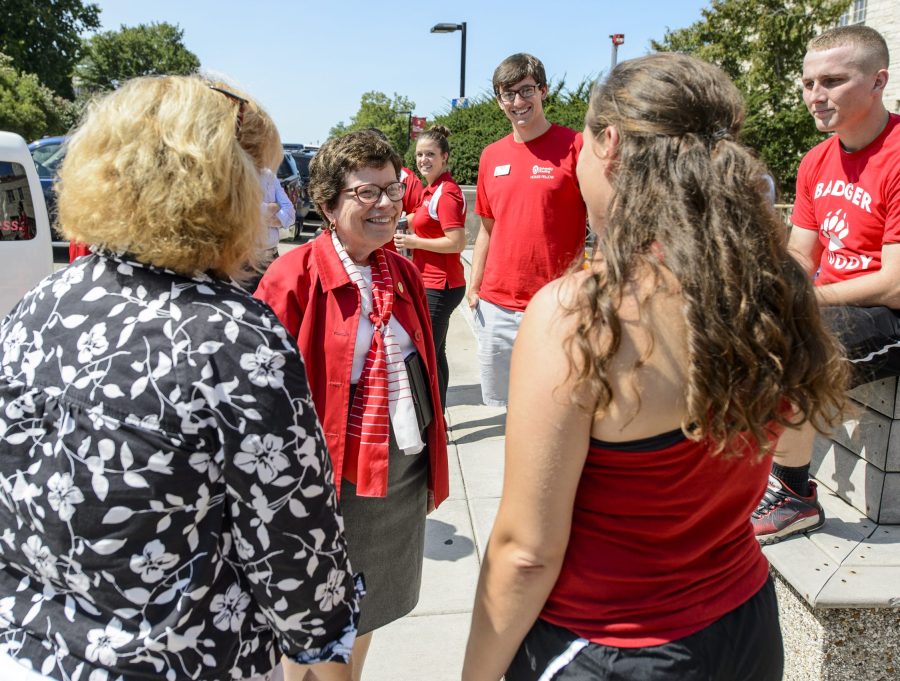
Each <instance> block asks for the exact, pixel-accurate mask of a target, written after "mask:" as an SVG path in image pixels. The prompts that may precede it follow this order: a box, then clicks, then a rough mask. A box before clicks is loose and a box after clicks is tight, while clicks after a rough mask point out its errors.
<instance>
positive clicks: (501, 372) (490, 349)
mask: <svg viewBox="0 0 900 681" xmlns="http://www.w3.org/2000/svg"><path fill="white" fill-rule="evenodd" d="M473 316H474V317H475V335H476V336H477V337H478V362H479V363H480V364H481V399H482V401H483V402H484V403H485V404H486V405H488V406H489V407H505V406H506V403H507V401H508V399H509V362H510V359H511V358H512V347H513V343H514V342H515V340H516V335H517V334H518V333H519V325H520V324H521V323H522V317H523V316H525V313H524V312H520V311H518V310H509V309H507V308H505V307H500V306H499V305H494V304H493V303H489V302H488V301H486V300H479V301H478V305H477V306H476V307H475V310H474V311H473Z"/></svg>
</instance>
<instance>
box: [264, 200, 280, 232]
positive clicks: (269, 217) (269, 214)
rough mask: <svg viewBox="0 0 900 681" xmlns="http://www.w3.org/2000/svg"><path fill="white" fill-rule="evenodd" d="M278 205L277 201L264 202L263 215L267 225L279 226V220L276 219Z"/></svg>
mask: <svg viewBox="0 0 900 681" xmlns="http://www.w3.org/2000/svg"><path fill="white" fill-rule="evenodd" d="M278 210H279V206H278V204H277V203H264V204H263V215H264V216H265V218H266V226H267V227H281V221H280V220H279V219H278Z"/></svg>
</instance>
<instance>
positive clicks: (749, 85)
mask: <svg viewBox="0 0 900 681" xmlns="http://www.w3.org/2000/svg"><path fill="white" fill-rule="evenodd" d="M849 5H850V0H713V1H712V3H711V4H710V6H709V7H708V8H707V9H704V10H702V12H701V13H702V16H703V18H702V19H701V20H700V21H697V22H695V23H694V24H691V25H690V26H688V27H687V28H680V29H676V30H669V31H667V32H666V34H665V37H664V38H663V39H662V40H661V41H659V42H656V41H653V42H652V43H651V44H652V46H653V48H654V49H656V50H660V51H672V52H684V53H687V54H693V55H695V56H697V57H700V58H701V59H705V60H706V61H709V62H712V63H714V64H717V65H718V66H720V67H721V68H722V69H723V70H724V71H725V72H726V73H727V74H728V75H729V76H731V78H732V79H733V80H734V82H735V84H736V85H737V87H738V89H739V90H740V91H741V92H742V93H743V95H744V98H745V101H746V107H747V121H746V124H745V126H744V141H745V142H746V143H747V144H748V145H749V146H750V147H752V148H753V149H755V150H756V151H757V153H759V155H760V158H762V160H763V161H764V162H765V163H766V164H767V165H768V166H769V169H770V171H771V172H772V174H773V175H774V176H775V178H776V182H777V183H778V186H779V188H780V190H781V194H782V195H783V196H785V197H787V198H789V199H792V197H793V194H794V178H795V177H796V175H797V166H798V165H799V163H800V158H801V157H802V155H803V154H804V153H805V152H806V151H807V150H809V149H810V148H811V147H812V146H813V145H815V144H816V143H817V142H819V141H821V139H822V137H821V135H820V134H819V133H818V132H817V131H816V127H815V124H814V123H813V120H812V118H811V117H810V115H809V113H808V112H807V110H806V107H805V106H804V104H803V98H802V94H801V91H800V87H799V78H800V73H801V70H802V66H803V55H804V53H805V52H806V43H807V42H808V41H809V39H810V38H812V37H813V36H814V35H816V34H817V33H819V32H820V31H821V30H822V28H823V27H827V26H830V25H832V24H834V23H835V21H837V19H838V17H839V16H840V15H841V14H842V13H843V12H844V11H845V10H846V9H847V7H848V6H849Z"/></svg>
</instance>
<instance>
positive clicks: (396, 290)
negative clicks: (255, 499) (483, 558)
mask: <svg viewBox="0 0 900 681" xmlns="http://www.w3.org/2000/svg"><path fill="white" fill-rule="evenodd" d="M309 170H310V184H309V189H310V195H311V196H312V199H313V201H314V202H315V203H316V205H317V206H318V209H319V214H320V215H322V216H323V217H324V218H325V220H327V223H328V229H327V230H325V231H324V232H323V233H322V235H320V236H319V237H318V238H317V239H315V240H313V241H311V242H308V243H306V244H304V245H303V246H300V247H299V248H296V249H294V250H293V251H291V252H290V253H288V254H287V255H284V256H282V257H280V258H279V259H278V260H276V261H275V262H274V263H273V264H272V266H271V267H270V268H269V269H268V271H267V272H266V274H265V276H264V277H263V278H262V281H261V282H260V284H259V288H258V289H257V290H256V294H255V295H256V296H257V297H258V298H260V299H261V300H264V301H265V302H267V303H268V304H269V305H271V306H272V309H273V310H274V311H275V314H277V315H278V318H279V319H280V320H281V321H282V323H284V325H285V326H286V327H287V329H288V331H289V332H290V333H291V335H293V336H294V337H295V338H296V339H297V343H298V345H299V347H300V351H301V353H302V354H303V357H304V358H305V359H306V361H307V365H308V366H309V367H310V387H311V388H312V394H313V402H314V403H315V407H316V411H317V412H318V414H319V417H320V418H321V419H322V425H323V428H324V430H325V438H326V441H327V443H328V451H329V453H330V454H331V459H332V461H333V463H334V468H335V473H336V480H337V486H338V492H339V495H340V502H341V510H342V512H343V515H344V524H345V530H346V533H347V543H348V550H349V552H350V561H351V563H352V565H353V568H354V570H358V571H360V572H362V574H363V577H364V579H365V584H366V596H365V597H364V598H363V600H362V603H361V606H360V607H361V615H360V622H359V627H360V628H359V631H360V637H359V638H358V639H357V643H356V645H355V646H354V649H353V655H352V657H351V665H352V667H353V678H354V679H355V680H356V681H358V680H359V678H360V676H361V674H362V668H363V663H364V661H365V655H366V651H367V650H368V645H369V642H370V640H371V636H370V635H369V634H371V632H372V631H374V630H375V629H378V628H379V627H382V626H384V625H386V624H388V623H389V622H392V621H393V620H395V619H398V618H399V617H402V616H403V615H405V614H406V613H408V612H409V611H410V610H412V609H413V607H415V605H416V602H417V601H418V598H419V587H420V585H421V581H422V563H423V559H424V541H425V515H426V513H428V512H429V511H430V509H432V508H434V507H435V506H436V505H437V504H440V503H441V502H442V501H443V500H444V499H445V498H446V497H447V494H448V472H447V445H446V431H445V426H444V419H443V415H442V413H441V410H440V408H439V405H440V397H439V394H438V381H437V370H436V368H435V353H434V345H433V344H432V341H431V326H430V324H429V318H428V306H427V304H426V301H425V292H424V290H423V288H422V280H421V278H420V277H419V273H418V271H417V270H416V268H415V266H414V265H413V264H412V263H411V262H409V261H408V260H407V259H406V258H404V257H402V256H400V255H398V254H397V253H394V252H391V251H389V250H387V249H385V248H383V246H384V245H385V244H387V243H388V242H390V241H391V237H392V236H393V234H394V229H395V227H396V225H397V220H398V219H399V217H400V211H401V200H402V198H403V195H404V192H405V190H406V186H405V185H404V183H403V182H401V181H400V180H399V173H400V157H399V156H398V155H397V153H396V152H395V151H394V150H393V149H392V148H391V146H390V144H388V143H387V142H386V141H384V140H383V139H381V138H379V137H378V136H377V135H375V134H373V133H371V132H367V131H361V132H353V133H350V134H348V135H345V136H343V137H338V138H335V139H332V140H329V141H328V142H326V143H325V144H324V145H323V146H322V148H321V149H319V152H318V153H317V154H316V157H315V158H314V159H313V161H312V163H311V164H310V168H309Z"/></svg>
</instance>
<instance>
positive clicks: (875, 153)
mask: <svg viewBox="0 0 900 681" xmlns="http://www.w3.org/2000/svg"><path fill="white" fill-rule="evenodd" d="M791 222H793V223H794V225H796V226H797V227H800V228H801V229H811V230H818V231H819V242H820V243H821V244H822V247H823V251H822V257H821V259H820V261H819V267H820V270H819V276H818V277H817V278H816V282H815V283H816V285H817V286H820V285H822V284H833V283H835V282H838V281H846V280H847V279H852V278H854V277H858V276H860V275H863V274H871V273H872V272H877V271H878V270H880V269H881V247H882V246H883V245H884V244H893V243H900V115H898V114H890V117H889V119H888V123H887V126H885V128H884V130H883V131H882V132H881V134H880V135H879V136H878V137H876V138H875V139H874V140H873V141H872V142H871V143H869V144H868V145H867V146H865V147H863V148H862V149H860V150H859V151H854V152H847V151H844V150H843V149H842V148H841V144H840V140H839V139H838V136H837V135H833V136H832V137H829V138H828V139H827V140H825V141H824V142H821V143H819V144H817V145H816V146H814V147H813V148H812V149H811V150H810V151H809V152H808V153H807V154H806V156H804V157H803V160H802V161H801V162H800V168H799V170H798V171H797V198H796V200H795V202H794V211H793V213H792V214H791Z"/></svg>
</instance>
